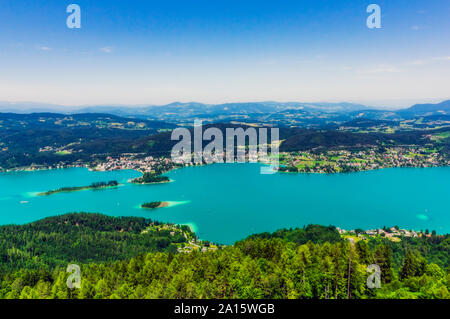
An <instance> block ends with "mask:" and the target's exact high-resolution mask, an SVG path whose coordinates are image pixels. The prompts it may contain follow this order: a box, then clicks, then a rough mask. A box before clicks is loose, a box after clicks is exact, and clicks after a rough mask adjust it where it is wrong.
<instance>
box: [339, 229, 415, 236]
mask: <svg viewBox="0 0 450 319" xmlns="http://www.w3.org/2000/svg"><path fill="white" fill-rule="evenodd" d="M336 229H337V230H338V232H339V234H341V235H344V234H350V235H357V236H358V237H359V238H361V239H367V236H369V237H375V236H382V237H386V238H394V237H397V238H401V237H419V234H418V233H417V232H415V231H413V230H406V229H400V228H397V227H391V228H384V229H383V228H378V229H369V230H366V231H363V232H359V231H356V230H345V229H342V228H339V227H336ZM365 235H367V236H365Z"/></svg>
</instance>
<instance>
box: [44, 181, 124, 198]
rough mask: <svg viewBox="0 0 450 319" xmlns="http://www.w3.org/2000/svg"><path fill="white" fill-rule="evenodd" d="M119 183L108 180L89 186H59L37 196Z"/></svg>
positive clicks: (113, 185)
mask: <svg viewBox="0 0 450 319" xmlns="http://www.w3.org/2000/svg"><path fill="white" fill-rule="evenodd" d="M118 185H119V183H118V182H117V181H109V182H95V183H92V184H91V185H89V186H77V187H61V188H58V189H53V190H49V191H46V192H43V193H38V194H37V195H38V196H48V195H53V194H56V193H65V192H76V191H82V190H87V189H101V188H107V187H116V186H118Z"/></svg>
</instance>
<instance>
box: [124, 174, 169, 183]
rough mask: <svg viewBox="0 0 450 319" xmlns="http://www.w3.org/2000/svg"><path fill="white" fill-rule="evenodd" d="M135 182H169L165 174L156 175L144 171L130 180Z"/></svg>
mask: <svg viewBox="0 0 450 319" xmlns="http://www.w3.org/2000/svg"><path fill="white" fill-rule="evenodd" d="M131 182H132V183H135V184H158V183H168V182H170V180H169V178H168V177H167V176H163V175H158V174H154V173H149V172H145V173H144V175H142V177H137V178H135V179H133V180H132V181H131Z"/></svg>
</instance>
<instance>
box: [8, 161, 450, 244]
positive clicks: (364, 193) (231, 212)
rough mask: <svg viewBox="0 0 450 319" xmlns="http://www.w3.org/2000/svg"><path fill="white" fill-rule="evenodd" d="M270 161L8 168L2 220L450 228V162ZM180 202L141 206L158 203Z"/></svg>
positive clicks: (235, 230)
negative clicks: (308, 168)
mask: <svg viewBox="0 0 450 319" xmlns="http://www.w3.org/2000/svg"><path fill="white" fill-rule="evenodd" d="M260 168H261V165H260V164H214V165H208V166H202V167H189V168H183V169H178V170H174V171H171V172H169V173H168V174H167V175H168V176H169V177H170V179H172V180H174V182H172V183H166V184H158V185H134V184H129V183H127V180H128V179H129V178H131V177H136V176H139V175H140V173H138V172H135V171H129V170H128V171H127V170H124V171H113V172H90V171H89V170H87V169H84V168H71V169H61V170H49V171H37V172H13V173H1V174H0V224H11V223H15V224H23V223H27V222H31V221H35V220H38V219H41V218H43V217H48V216H53V215H56V214H63V213H68V212H81V211H85V212H98V213H103V214H107V215H112V216H142V217H146V218H152V219H155V220H159V221H164V222H174V223H179V224H190V225H191V226H192V227H194V228H195V231H196V232H197V234H198V236H199V237H200V238H201V239H207V240H211V241H214V242H219V243H223V244H231V243H233V242H234V241H236V240H239V239H242V238H245V237H246V236H248V235H250V234H253V233H259V232H264V231H274V230H277V229H279V228H284V227H297V226H300V227H301V226H303V225H306V224H310V223H314V224H322V225H335V226H339V227H341V228H345V229H354V228H363V229H369V228H374V227H383V226H385V225H386V226H394V225H398V226H400V227H402V228H407V229H415V230H425V229H429V230H430V231H431V230H436V231H437V232H438V233H448V232H450V167H442V168H426V169H420V168H391V169H383V170H377V171H368V172H359V173H352V174H334V175H321V174H289V173H279V174H273V175H262V174H260ZM109 180H117V181H119V182H120V183H124V185H123V186H119V187H117V188H112V189H103V190H85V191H79V192H72V193H58V194H54V195H51V196H35V193H36V192H42V191H47V190H51V189H56V188H59V187H64V186H86V185H89V184H91V183H92V182H96V181H109ZM159 200H161V201H169V202H171V203H172V204H173V206H171V207H167V208H160V209H156V210H145V209H141V208H139V206H140V204H142V203H144V202H149V201H159Z"/></svg>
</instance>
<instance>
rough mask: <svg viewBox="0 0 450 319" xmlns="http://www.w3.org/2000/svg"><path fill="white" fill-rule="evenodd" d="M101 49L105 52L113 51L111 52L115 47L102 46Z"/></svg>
mask: <svg viewBox="0 0 450 319" xmlns="http://www.w3.org/2000/svg"><path fill="white" fill-rule="evenodd" d="M100 51H102V52H104V53H111V52H113V48H112V47H103V48H100Z"/></svg>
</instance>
